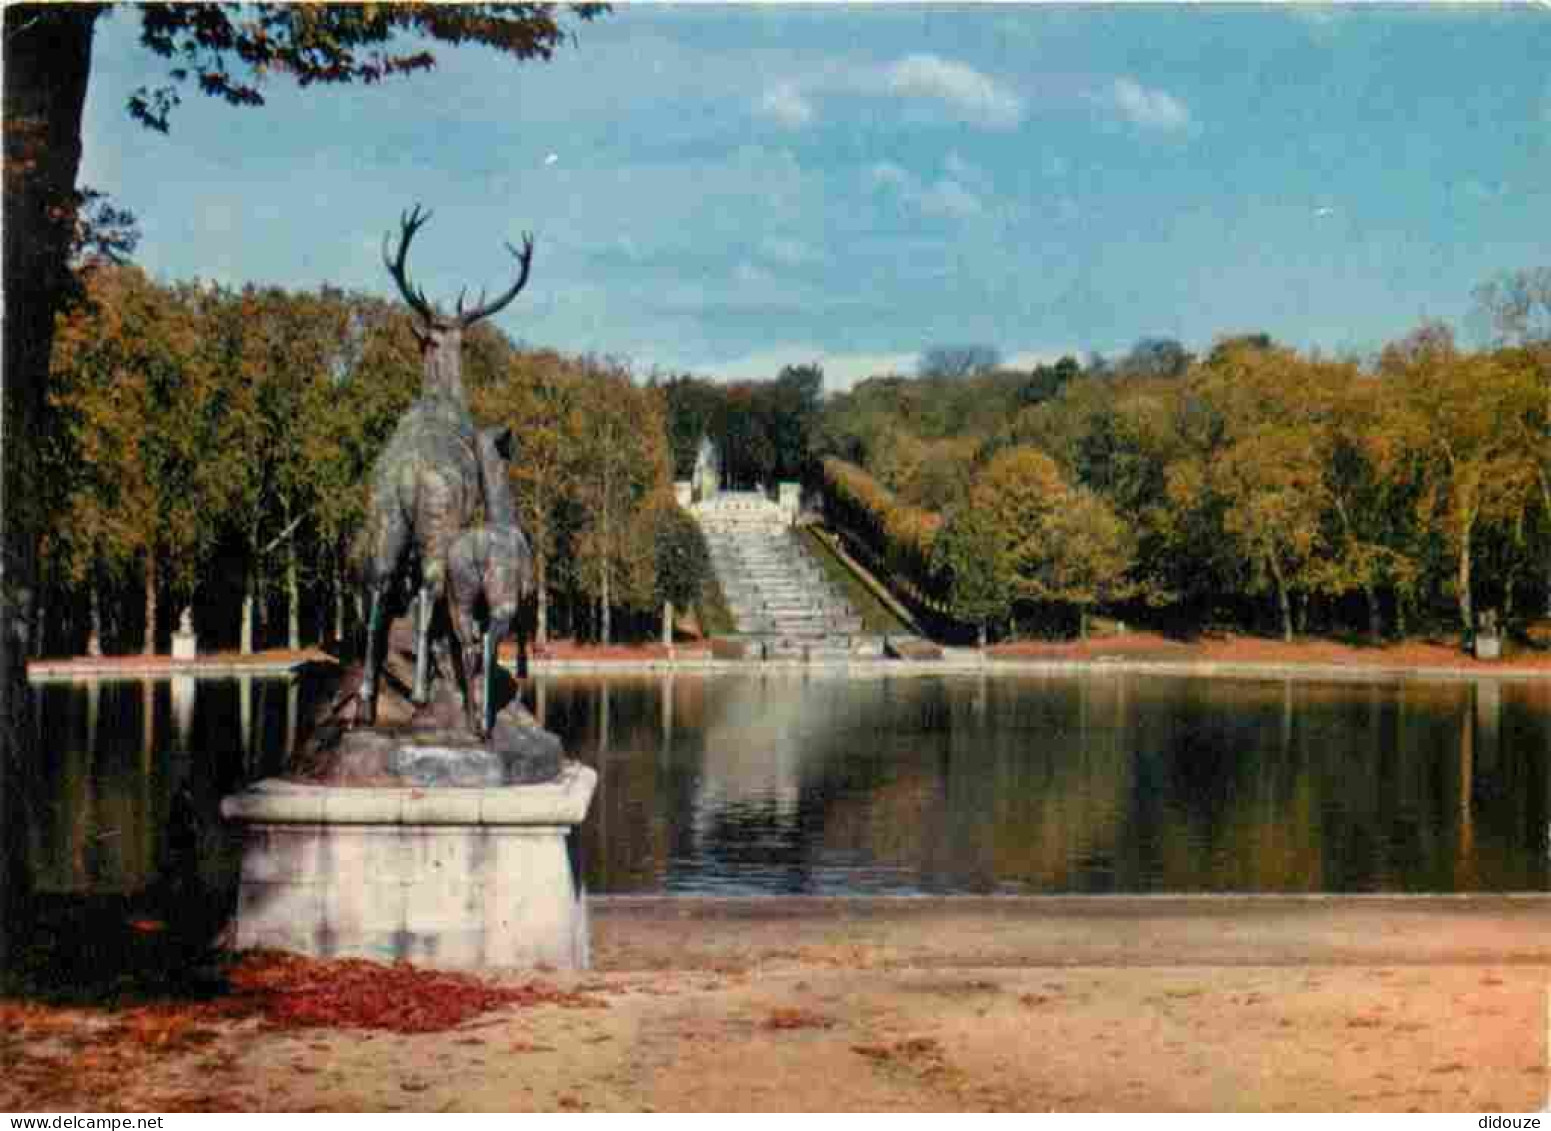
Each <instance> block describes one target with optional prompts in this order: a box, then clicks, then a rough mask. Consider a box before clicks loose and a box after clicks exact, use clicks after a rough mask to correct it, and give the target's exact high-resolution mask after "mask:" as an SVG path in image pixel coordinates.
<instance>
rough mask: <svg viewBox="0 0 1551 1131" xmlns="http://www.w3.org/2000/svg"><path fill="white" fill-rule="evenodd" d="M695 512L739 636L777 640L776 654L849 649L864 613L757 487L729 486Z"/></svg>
mask: <svg viewBox="0 0 1551 1131" xmlns="http://www.w3.org/2000/svg"><path fill="white" fill-rule="evenodd" d="M691 513H693V514H694V515H695V517H696V519H697V520H698V521H699V522H700V526H701V529H702V530H704V532H705V535H706V542H707V544H708V545H709V547H710V550H711V565H712V568H713V569H714V570H715V571H716V578H717V581H718V582H720V583H721V586H722V592H723V593H724V594H725V595H726V597H727V604H728V608H729V609H730V610H731V612H732V615H733V619H734V620H735V622H736V623H737V627H738V631H739V632H740V633H745V634H755V635H762V636H774V637H776V638H777V639H776V640H775V641H772V642H770V646H768V647H767V654H770V655H783V654H786V653H787V652H788V651H790V652H794V653H795V652H799V651H800V653H801V654H802V655H803V656H824V657H828V656H831V655H834V656H844V655H845V654H846V651H847V647H848V643H849V638H850V637H851V636H854V635H856V634H858V633H860V632H861V630H862V618H861V616H860V615H859V614H858V613H857V612H856V611H855V610H854V609H852V608H851V605H850V603H849V602H848V601H847V600H846V599H845V597H844V595H842V594H841V593H839V592H838V591H837V590H836V589H835V588H834V587H833V585H832V584H831V583H830V581H829V579H828V577H827V576H826V575H825V574H824V571H823V569H822V568H820V566H819V565H818V563H817V562H815V561H813V560H812V559H811V558H810V557H809V556H808V551H807V550H806V548H805V547H804V546H803V544H802V543H801V542H800V541H799V540H798V539H797V537H796V534H795V531H794V530H793V528H792V526H791V525H790V516H789V515H788V514H787V513H786V512H784V511H782V509H781V508H780V507H778V506H777V505H776V504H775V503H774V502H772V501H770V500H769V499H767V498H766V497H765V496H764V495H762V494H760V493H758V492H753V491H749V492H741V491H724V492H721V493H719V494H716V495H713V496H712V497H710V498H708V499H705V500H703V501H701V502H699V503H697V504H695V505H694V506H693V507H692V508H691ZM786 643H789V644H790V645H791V648H790V649H787V648H783V644H786Z"/></svg>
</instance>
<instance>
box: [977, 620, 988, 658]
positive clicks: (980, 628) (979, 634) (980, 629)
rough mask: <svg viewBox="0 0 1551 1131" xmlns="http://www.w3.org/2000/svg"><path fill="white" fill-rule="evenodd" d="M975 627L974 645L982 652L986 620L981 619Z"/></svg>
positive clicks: (984, 641) (984, 646) (984, 645)
mask: <svg viewBox="0 0 1551 1131" xmlns="http://www.w3.org/2000/svg"><path fill="white" fill-rule="evenodd" d="M976 629H977V631H976V633H975V636H976V646H977V647H978V648H979V649H980V650H981V651H982V652H984V651H985V648H986V622H985V621H983V620H982V621H981V622H980V624H979V625H977V626H976Z"/></svg>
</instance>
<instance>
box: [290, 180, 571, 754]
mask: <svg viewBox="0 0 1551 1131" xmlns="http://www.w3.org/2000/svg"><path fill="white" fill-rule="evenodd" d="M429 218H430V217H429V213H427V214H421V212H420V210H419V208H418V207H417V208H415V209H414V210H413V211H412V212H410V213H409V214H408V215H406V216H405V217H403V219H402V220H401V231H400V235H399V242H398V249H397V252H396V254H391V255H390V253H389V250H388V244H387V239H386V237H385V238H384V244H383V260H384V262H385V263H386V265H387V268H388V272H389V273H390V274H391V275H392V276H393V280H394V282H395V283H397V284H398V288H399V292H400V294H402V295H403V297H404V300H405V301H406V302H407V303H408V304H409V306H410V308H411V309H412V310H413V311H414V312H415V313H416V314H417V315H418V316H419V320H420V325H419V326H417V327H416V329H415V336H416V338H417V340H418V341H419V342H420V349H421V358H422V364H423V367H424V381H423V384H422V388H421V393H420V397H419V399H418V400H416V401H415V403H414V404H413V405H411V406H410V408H409V409H408V410H407V411H406V412H405V413H404V415H403V416H402V417H400V419H399V422H398V425H397V427H396V428H395V429H394V432H393V435H392V437H391V438H390V439H389V441H388V444H387V447H386V448H384V449H383V452H382V454H381V456H379V457H378V460H377V462H376V464H375V466H374V467H373V469H372V477H371V501H370V506H369V508H368V517H367V525H366V530H365V531H364V532H363V536H362V539H361V541H360V543H359V551H360V554H359V556H360V559H361V560H360V563H359V564H360V566H361V571H362V576H363V580H364V582H365V587H366V593H367V603H368V619H367V639H366V657H365V662H364V667H363V669H362V671H361V673H360V679H359V687H358V689H356V690H355V693H354V699H355V702H356V712H355V719H354V722H355V724H356V725H355V726H354V727H353V728H349V729H347V728H345V726H344V721H343V718H342V717H340V718H337V719H335V720H334V725H332V726H330V725H327V724H325V725H323V726H321V727H320V728H319V730H318V734H317V736H315V739H314V741H313V743H312V746H311V748H310V749H309V750H307V751H306V752H304V753H302V754H301V755H300V756H299V758H298V762H299V763H300V764H301V765H302V766H303V768H304V769H305V770H307V771H310V773H311V776H314V777H321V778H325V779H327V780H335V781H338V780H357V781H361V780H376V779H379V778H394V777H404V776H409V777H410V778H412V779H413V780H417V781H424V782H426V783H427V784H434V783H436V782H458V783H466V784H490V785H494V784H510V783H514V782H519V781H534V780H542V779H545V778H549V777H553V776H554V774H555V773H556V772H558V769H559V754H560V744H559V740H558V739H556V738H555V737H554V736H553V735H551V734H549V733H548V732H546V731H543V730H540V729H539V728H538V726H537V724H536V723H534V722H533V720H532V718H531V716H528V714H527V712H526V711H525V710H523V708H522V706H521V704H520V703H518V702H515V693H514V691H513V690H512V689H511V688H509V687H503V684H505V683H510V681H509V680H503V676H504V673H502V672H501V671H500V669H499V666H498V664H497V663H496V651H497V648H498V646H499V644H500V640H501V638H502V637H503V636H504V635H505V633H506V631H507V629H508V628H509V627H510V626H511V624H512V622H513V620H514V618H515V617H516V613H517V608H518V604H519V602H520V601H521V600H522V599H523V598H524V597H526V596H527V595H528V594H530V593H531V592H532V588H533V559H532V555H531V553H530V551H529V548H528V542H527V539H526V538H525V537H524V535H523V533H522V530H521V528H520V526H519V524H518V521H517V509H516V506H515V504H514V502H513V500H512V494H511V486H510V483H509V481H508V479H507V470H506V465H507V461H508V460H510V459H511V457H512V454H513V451H512V443H513V441H512V435H511V431H510V430H509V429H484V430H480V429H478V428H476V427H475V425H474V420H473V417H472V416H471V415H470V414H469V410H468V402H467V397H466V396H465V394H464V391H463V376H462V357H461V353H462V344H463V333H464V331H466V330H467V329H469V328H470V327H471V326H473V325H474V323H476V322H478V321H479V320H480V319H482V318H487V317H489V316H490V315H492V314H495V313H496V312H497V311H499V310H501V309H503V308H504V307H505V306H506V305H507V304H508V303H510V302H511V301H512V300H513V299H514V298H516V297H517V293H518V292H519V291H521V290H522V288H523V286H524V285H525V284H526V283H527V280H528V271H529V268H530V265H531V263H532V258H533V241H532V238H531V237H525V238H524V241H523V248H522V250H521V251H518V250H517V249H516V248H513V247H511V246H510V245H507V246H508V250H509V251H511V253H512V254H513V255H514V256H515V257H516V258H517V260H518V262H519V263H520V265H521V272H520V274H519V276H518V278H517V281H516V282H515V283H514V284H513V285H512V286H511V287H510V289H508V290H507V291H505V292H504V293H503V294H501V295H499V296H497V297H496V298H495V299H493V300H492V301H490V302H485V301H484V296H483V295H481V299H480V302H479V303H477V304H476V305H475V306H474V308H473V309H471V310H468V311H465V310H464V309H463V298H462V296H461V295H460V296H459V298H458V305H457V309H456V312H455V313H454V314H453V316H452V317H445V316H443V315H441V314H439V313H437V311H436V310H435V309H434V308H433V307H432V306H431V304H430V303H429V302H427V301H426V298H425V295H424V294H423V293H422V292H421V291H420V290H419V289H418V288H417V287H415V286H413V285H412V284H411V283H410V281H409V277H408V274H407V272H406V269H405V259H406V257H407V255H408V252H409V244H410V241H411V240H412V239H413V238H414V236H415V233H416V232H417V231H418V230H419V229H420V227H421V226H422V225H423V224H424V223H425V222H426V220H428V219H429ZM411 586H412V588H413V590H414V591H415V593H416V594H417V599H416V600H413V601H411V602H410V607H411V610H412V611H413V612H414V613H415V616H414V617H413V618H412V619H413V621H414V624H413V625H412V626H411V625H403V626H401V627H402V628H403V629H404V631H401V632H399V633H397V635H395V633H394V632H393V631H391V630H390V624H389V620H390V604H391V603H392V602H393V601H394V600H395V599H400V600H401V599H402V595H403V593H404V591H405V589H406V587H411ZM406 638H407V639H406ZM518 645H519V651H520V652H521V651H523V650H524V646H525V641H524V640H523V639H522V637H521V634H520V633H519V640H518ZM433 651H434V657H433ZM407 658H408V659H407ZM410 661H412V664H411V662H410ZM433 668H434V669H435V670H434V671H433ZM449 669H450V671H449ZM449 674H450V675H451V676H452V677H453V680H454V682H455V685H456V695H454V693H453V688H452V687H451V686H449V685H448V682H447V680H446V678H445V677H446V676H447V675H449ZM476 677H481V678H479V679H478V680H477V681H476ZM350 690H351V689H350V688H348V687H347V688H346V693H347V694H346V696H345V697H342V699H341V700H340V702H338V703H336V704H335V708H336V711H337V709H338V708H339V707H341V706H342V705H343V703H344V701H345V699H347V698H349V692H350ZM508 703H510V706H509V707H508ZM502 708H506V709H505V710H503V709H502Z"/></svg>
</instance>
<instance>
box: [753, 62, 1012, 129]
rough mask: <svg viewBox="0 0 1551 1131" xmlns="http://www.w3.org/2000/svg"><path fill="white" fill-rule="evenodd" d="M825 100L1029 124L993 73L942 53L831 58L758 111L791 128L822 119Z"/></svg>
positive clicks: (780, 87) (777, 90)
mask: <svg viewBox="0 0 1551 1131" xmlns="http://www.w3.org/2000/svg"><path fill="white" fill-rule="evenodd" d="M825 96H852V97H864V98H881V99H888V100H891V101H893V102H895V103H896V104H898V105H900V106H901V107H902V108H903V109H904V110H905V112H906V113H907V114H911V115H915V116H917V117H926V118H927V119H928V120H929V119H930V118H931V117H932V116H935V117H938V118H941V117H943V116H944V115H945V114H946V116H947V117H948V118H949V119H951V120H954V121H958V122H963V123H966V124H968V125H971V126H978V127H981V128H984V129H992V130H1010V129H1013V128H1015V127H1016V126H1017V125H1018V123H1019V122H1021V121H1022V120H1023V109H1024V107H1023V100H1022V99H1021V98H1020V97H1018V95H1017V94H1016V93H1015V92H1014V91H1012V90H1010V89H1008V88H1007V87H1005V86H1004V85H1003V84H1002V83H1000V82H998V81H997V80H996V79H994V78H991V77H990V76H989V75H986V74H983V73H981V72H980V71H977V70H976V69H975V68H974V67H971V66H969V65H968V64H966V63H960V62H958V61H956V60H953V59H944V58H943V57H942V56H940V55H907V56H905V57H904V58H902V59H897V60H895V61H894V62H892V63H884V64H856V63H849V62H845V61H841V60H828V61H826V62H824V63H823V64H822V65H818V66H815V67H812V68H809V69H808V70H807V71H806V72H805V73H803V74H801V75H797V76H792V77H787V78H784V79H782V80H780V81H779V82H777V83H775V84H774V85H772V86H770V87H769V88H768V89H767V90H766V91H765V93H764V94H763V95H762V96H761V97H760V98H759V100H758V101H757V102H756V103H755V110H756V112H757V113H758V114H760V115H761V116H762V117H765V118H769V119H771V120H772V121H774V122H775V123H776V124H777V125H779V126H781V127H783V128H785V129H793V130H795V129H803V128H805V127H807V126H810V125H812V124H813V123H814V122H816V121H817V120H818V106H817V104H816V103H817V100H818V99H820V98H822V97H825Z"/></svg>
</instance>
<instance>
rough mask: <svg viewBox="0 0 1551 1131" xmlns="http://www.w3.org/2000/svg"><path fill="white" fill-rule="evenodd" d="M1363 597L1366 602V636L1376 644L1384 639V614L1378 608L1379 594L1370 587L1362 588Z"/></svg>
mask: <svg viewBox="0 0 1551 1131" xmlns="http://www.w3.org/2000/svg"><path fill="white" fill-rule="evenodd" d="M1363 597H1364V598H1365V599H1366V600H1367V602H1368V635H1369V636H1371V637H1372V638H1373V642H1374V643H1375V644H1377V643H1378V642H1379V641H1380V640H1383V639H1384V613H1383V611H1382V610H1381V609H1380V608H1379V593H1378V590H1376V589H1375V588H1374V587H1373V586H1372V585H1364V586H1363Z"/></svg>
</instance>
